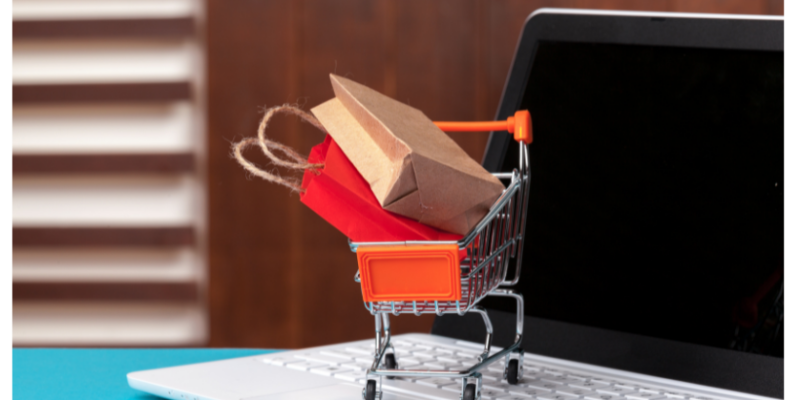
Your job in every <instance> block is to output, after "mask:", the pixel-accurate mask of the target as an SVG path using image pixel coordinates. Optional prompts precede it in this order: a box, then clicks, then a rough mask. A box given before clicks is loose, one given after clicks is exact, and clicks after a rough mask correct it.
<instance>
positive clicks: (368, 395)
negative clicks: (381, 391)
mask: <svg viewBox="0 0 800 400" xmlns="http://www.w3.org/2000/svg"><path fill="white" fill-rule="evenodd" d="M364 400H375V381H374V380H373V379H370V380H368V381H367V387H365V388H364Z"/></svg>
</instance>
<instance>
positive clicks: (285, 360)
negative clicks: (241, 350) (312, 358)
mask: <svg viewBox="0 0 800 400" xmlns="http://www.w3.org/2000/svg"><path fill="white" fill-rule="evenodd" d="M262 361H263V362H265V363H267V364H271V365H277V366H279V367H285V366H286V365H287V364H291V363H299V362H303V360H300V359H297V358H294V357H272V358H265V359H263V360H262Z"/></svg>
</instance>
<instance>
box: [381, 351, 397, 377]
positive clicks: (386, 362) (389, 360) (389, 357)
mask: <svg viewBox="0 0 800 400" xmlns="http://www.w3.org/2000/svg"><path fill="white" fill-rule="evenodd" d="M383 366H384V367H385V368H386V369H397V360H396V359H395V358H394V354H393V353H389V354H386V355H385V356H383ZM394 378H395V377H394V376H387V377H386V379H394Z"/></svg>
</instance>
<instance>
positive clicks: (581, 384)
mask: <svg viewBox="0 0 800 400" xmlns="http://www.w3.org/2000/svg"><path fill="white" fill-rule="evenodd" d="M567 385H568V386H572V387H574V388H578V389H589V390H596V389H598V388H602V387H608V385H602V384H599V383H597V382H575V383H568V384H567Z"/></svg>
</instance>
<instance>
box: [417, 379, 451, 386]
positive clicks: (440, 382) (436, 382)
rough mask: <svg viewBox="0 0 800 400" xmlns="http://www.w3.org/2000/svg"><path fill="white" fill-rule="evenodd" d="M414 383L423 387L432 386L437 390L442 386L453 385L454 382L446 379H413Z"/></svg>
mask: <svg viewBox="0 0 800 400" xmlns="http://www.w3.org/2000/svg"><path fill="white" fill-rule="evenodd" d="M414 383H418V384H420V385H425V386H432V387H437V388H442V387H444V386H449V385H455V384H456V382H455V381H454V380H452V379H447V378H423V379H415V380H414Z"/></svg>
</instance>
